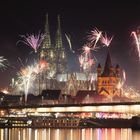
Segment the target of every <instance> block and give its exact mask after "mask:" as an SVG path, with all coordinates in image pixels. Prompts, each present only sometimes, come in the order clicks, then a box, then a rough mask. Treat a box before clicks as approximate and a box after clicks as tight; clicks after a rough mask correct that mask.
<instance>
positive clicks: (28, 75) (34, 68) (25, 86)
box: [16, 60, 48, 102]
mask: <svg viewBox="0 0 140 140" xmlns="http://www.w3.org/2000/svg"><path fill="white" fill-rule="evenodd" d="M47 68H48V63H47V62H46V61H45V60H40V61H39V63H34V64H33V65H31V66H27V67H22V68H21V69H20V71H19V72H18V74H17V75H18V82H16V83H17V84H16V86H17V87H18V88H20V90H24V94H25V102H26V101H27V95H28V93H29V89H31V87H32V86H33V83H34V82H35V80H36V79H37V78H38V76H39V73H41V72H43V71H44V69H47Z"/></svg>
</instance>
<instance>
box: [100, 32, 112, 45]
mask: <svg viewBox="0 0 140 140" xmlns="http://www.w3.org/2000/svg"><path fill="white" fill-rule="evenodd" d="M112 39H113V36H112V37H107V34H106V33H105V35H104V36H103V35H102V36H101V42H102V43H103V44H104V45H105V46H107V47H109V45H110V43H111V41H112Z"/></svg>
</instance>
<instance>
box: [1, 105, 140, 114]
mask: <svg viewBox="0 0 140 140" xmlns="http://www.w3.org/2000/svg"><path fill="white" fill-rule="evenodd" d="M1 110H3V111H4V110H8V112H9V111H10V112H26V113H78V112H79V113H80V112H108V113H111V112H113V113H129V114H137V115H138V114H140V102H123V103H121V102H110V103H93V104H56V105H42V104H39V105H37V104H35V105H30V104H28V105H27V104H24V105H18V106H14V105H13V106H1Z"/></svg>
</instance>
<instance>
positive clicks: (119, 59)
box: [0, 0, 140, 88]
mask: <svg viewBox="0 0 140 140" xmlns="http://www.w3.org/2000/svg"><path fill="white" fill-rule="evenodd" d="M46 13H48V15H49V25H50V32H51V36H52V40H54V36H55V32H56V22H57V21H56V18H57V15H58V14H60V15H61V27H62V31H63V33H68V34H70V35H71V39H72V45H73V47H74V49H75V50H76V51H77V53H76V55H75V60H77V56H78V54H79V52H78V50H79V48H80V47H81V46H82V45H83V43H84V42H85V38H86V36H87V33H88V32H90V30H91V29H93V28H95V27H97V28H98V29H100V30H102V31H105V32H107V34H109V35H114V38H113V40H112V42H111V45H110V51H111V56H112V59H113V62H114V64H116V63H119V64H120V66H121V68H122V69H124V70H125V71H126V76H127V84H129V85H132V86H136V87H137V88H139V86H138V85H139V84H140V80H139V77H140V74H139V73H140V64H139V62H138V56H137V53H136V52H135V51H134V49H135V44H134V42H133V39H132V37H130V33H131V31H132V30H136V29H137V27H138V26H139V25H140V2H135V1H133V2H127V0H126V1H125V3H121V2H115V1H113V2H109V1H105V2H102V1H99V0H98V1H96V0H91V1H89V0H86V1H85V0H81V2H80V1H79V2H77V1H76V0H75V1H69V0H68V1H67V0H65V1H63V0H56V1H52V0H51V1H47V0H46V1H45V0H44V1H43V0H42V1H41V0H38V1H36V2H35V0H32V1H31V0H28V1H11V2H8V1H5V2H0V48H1V51H0V56H1V55H2V56H5V58H7V59H8V60H9V63H10V64H11V67H9V68H8V69H7V70H5V71H3V72H0V77H1V81H0V85H1V87H2V86H8V85H9V83H10V79H11V78H12V77H16V72H17V69H18V66H17V65H18V62H17V58H18V57H21V59H23V61H24V60H25V58H26V57H28V54H29V52H30V51H31V49H30V48H29V47H27V46H25V45H23V44H18V45H16V42H17V41H18V40H19V39H21V38H20V37H19V35H25V34H26V33H37V32H38V31H43V29H44V25H45V15H46ZM66 47H67V45H66ZM103 52H104V49H103V50H100V51H99V52H96V54H95V55H97V59H98V61H104V59H105V56H104V53H103ZM102 63H104V62H102ZM71 65H72V66H71V67H74V65H75V64H71ZM13 66H15V67H16V68H13ZM19 67H20V66H19Z"/></svg>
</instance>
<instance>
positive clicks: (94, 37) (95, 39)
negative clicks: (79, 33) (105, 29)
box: [88, 28, 102, 48]
mask: <svg viewBox="0 0 140 140" xmlns="http://www.w3.org/2000/svg"><path fill="white" fill-rule="evenodd" d="M101 35H102V32H101V31H99V30H98V29H97V28H95V29H94V30H92V31H91V33H90V35H88V41H90V42H91V44H93V42H94V45H93V48H95V47H96V44H97V42H98V40H99V39H100V37H101Z"/></svg>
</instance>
